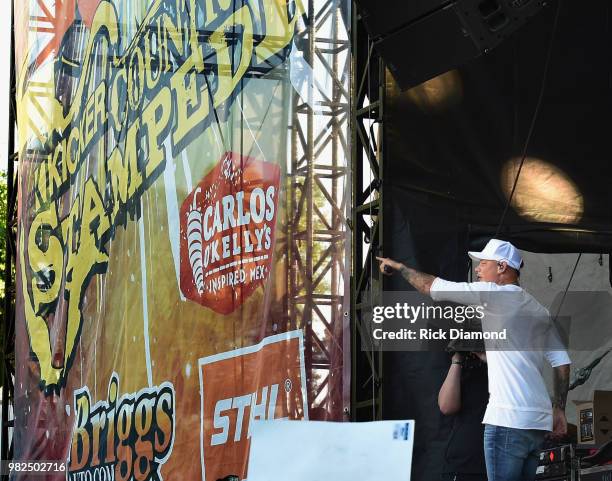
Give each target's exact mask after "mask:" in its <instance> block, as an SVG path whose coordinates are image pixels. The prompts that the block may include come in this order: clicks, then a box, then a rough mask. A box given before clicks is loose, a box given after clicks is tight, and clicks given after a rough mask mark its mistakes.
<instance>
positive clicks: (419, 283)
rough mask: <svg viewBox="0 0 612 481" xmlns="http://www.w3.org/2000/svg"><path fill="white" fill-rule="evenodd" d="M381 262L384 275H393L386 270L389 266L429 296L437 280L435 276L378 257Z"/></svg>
mask: <svg viewBox="0 0 612 481" xmlns="http://www.w3.org/2000/svg"><path fill="white" fill-rule="evenodd" d="M376 258H377V259H378V260H379V261H380V270H381V272H382V273H383V274H387V275H389V274H391V273H390V272H388V271H386V270H385V266H388V267H389V268H391V269H392V270H394V271H398V272H399V273H400V274H401V275H402V277H403V278H404V279H406V281H407V282H408V283H409V284H410V285H411V286H412V287H414V288H415V289H416V290H417V291H419V292H420V293H421V294H427V295H429V293H430V290H431V284H432V283H433V281H434V280H435V278H436V277H435V276H432V275H431V274H425V273H424V272H419V271H417V270H416V269H411V268H410V267H406V266H405V265H404V264H402V263H400V262H397V261H394V260H393V259H389V258H387V257H376Z"/></svg>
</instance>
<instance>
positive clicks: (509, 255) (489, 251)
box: [468, 239, 523, 271]
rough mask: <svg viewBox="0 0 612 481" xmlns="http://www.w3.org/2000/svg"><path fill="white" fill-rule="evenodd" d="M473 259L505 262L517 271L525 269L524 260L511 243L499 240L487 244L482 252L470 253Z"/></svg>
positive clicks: (492, 240)
mask: <svg viewBox="0 0 612 481" xmlns="http://www.w3.org/2000/svg"><path fill="white" fill-rule="evenodd" d="M468 254H469V256H470V257H471V258H472V259H478V260H481V259H483V260H488V261H498V262H501V261H505V262H507V263H508V265H509V266H510V267H512V268H514V269H516V270H517V271H518V270H519V269H520V268H521V267H523V259H522V258H521V255H520V254H519V251H518V249H517V248H516V247H514V246H513V245H512V244H510V242H506V241H502V240H499V239H491V240H490V241H489V242H487V245H486V246H485V248H484V249H483V250H482V251H480V252H468Z"/></svg>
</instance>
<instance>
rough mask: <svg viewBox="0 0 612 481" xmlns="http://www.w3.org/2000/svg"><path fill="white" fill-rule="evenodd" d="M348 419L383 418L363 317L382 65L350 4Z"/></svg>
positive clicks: (377, 282) (374, 279)
mask: <svg viewBox="0 0 612 481" xmlns="http://www.w3.org/2000/svg"><path fill="white" fill-rule="evenodd" d="M352 43H353V55H352V56H353V92H354V93H353V96H352V103H351V136H352V153H351V171H352V175H353V188H352V192H353V199H352V200H353V202H352V207H353V211H352V219H351V225H352V234H353V238H352V246H353V255H352V261H353V266H352V279H351V368H352V373H351V381H352V382H351V419H352V420H353V421H366V420H377V419H382V395H383V393H382V371H383V369H382V368H383V353H382V351H380V350H377V349H376V348H375V346H374V343H373V342H372V339H371V337H370V336H371V334H370V333H369V332H368V331H367V329H365V328H364V324H363V321H364V319H365V318H366V317H367V316H368V313H370V312H371V310H372V306H373V305H375V304H376V303H378V302H381V296H382V289H383V277H382V274H381V273H380V271H379V269H378V262H377V261H376V256H377V255H381V254H382V246H383V217H384V216H383V208H382V206H383V182H382V180H383V179H382V172H383V159H384V155H383V154H384V152H383V145H384V130H383V119H384V116H383V107H384V95H385V86H384V85H385V81H384V79H385V74H386V71H385V67H384V63H383V61H382V59H381V58H380V57H379V56H378V55H377V53H376V51H375V50H374V47H373V43H372V39H371V38H370V37H369V36H368V34H367V32H366V31H365V28H364V26H363V24H362V22H361V21H360V19H359V15H358V11H357V10H356V8H355V6H353V36H352Z"/></svg>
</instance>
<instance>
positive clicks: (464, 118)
mask: <svg viewBox="0 0 612 481" xmlns="http://www.w3.org/2000/svg"><path fill="white" fill-rule="evenodd" d="M608 3H609V2H607V1H605V0H593V1H589V2H574V1H564V2H562V3H560V4H558V3H557V2H552V4H551V5H550V7H549V8H547V9H545V10H544V11H543V12H542V13H541V14H539V15H538V16H536V17H535V18H534V19H532V21H531V22H530V23H529V24H527V25H526V26H525V27H524V28H523V29H521V30H519V31H518V32H517V33H516V34H515V35H514V36H513V37H511V38H509V39H508V40H506V41H505V42H504V43H503V44H502V45H500V46H499V47H498V48H497V49H495V50H494V51H492V52H491V53H489V54H488V55H486V56H484V57H481V58H479V59H476V60H474V61H473V62H471V63H470V64H468V65H465V66H463V67H462V68H460V69H458V70H457V71H455V72H452V73H450V74H447V75H445V76H443V77H440V78H439V79H438V81H437V83H436V82H432V83H430V84H429V85H428V86H424V87H423V86H422V87H417V88H416V89H413V90H411V91H408V92H403V93H402V92H400V91H399V90H398V89H397V87H396V86H395V85H394V83H393V79H392V78H391V77H390V76H387V77H388V78H387V82H388V85H387V89H386V92H387V95H386V99H385V120H384V122H385V123H384V132H385V138H384V141H385V143H384V147H385V148H384V152H385V159H384V165H385V174H384V179H383V182H384V188H385V190H384V192H385V194H384V212H385V214H384V229H383V235H384V237H383V238H384V245H383V253H384V255H386V256H389V257H393V258H396V259H400V260H402V261H404V262H405V263H407V264H409V265H412V266H415V267H417V268H419V269H421V270H423V271H425V272H430V273H432V274H435V275H439V276H441V277H444V278H447V279H451V280H466V279H467V276H468V271H469V260H468V257H467V254H466V252H467V250H468V249H480V248H482V247H483V246H484V244H485V242H486V241H487V240H488V239H489V238H490V237H491V236H492V235H493V234H494V233H495V232H496V229H497V226H498V223H499V220H500V217H501V215H502V211H503V209H504V206H505V203H506V199H507V194H506V193H504V188H503V185H502V181H501V179H502V175H503V171H504V166H505V165H507V162H508V161H509V159H512V158H515V157H518V158H519V159H520V157H521V153H522V151H523V147H524V145H525V139H526V137H527V133H528V130H529V127H530V123H531V120H532V118H533V113H534V110H535V108H536V104H537V102H538V97H539V94H540V87H541V85H542V79H543V74H544V66H545V64H546V58H547V52H548V48H549V41H550V38H551V31H552V26H553V23H554V17H555V13H556V8H557V5H560V9H561V10H560V12H559V23H558V29H557V32H556V36H555V40H554V43H553V44H552V45H553V46H552V50H551V56H550V66H549V73H548V77H547V81H546V86H545V89H544V96H543V98H542V103H541V108H540V111H539V115H538V119H537V122H536V124H535V129H534V132H533V136H532V139H531V142H530V143H529V146H528V149H527V155H528V156H529V157H530V158H534V159H541V160H543V161H544V164H542V165H533V164H529V165H528V164H525V165H526V166H527V167H528V169H527V170H525V171H524V172H523V173H522V174H521V179H523V178H525V179H527V180H534V181H535V185H534V186H533V189H535V190H533V189H532V190H527V191H526V192H523V193H521V192H519V191H517V192H518V193H519V194H520V195H519V197H520V200H521V201H523V202H526V203H527V204H526V205H527V207H526V209H527V210H526V211H522V212H520V211H519V207H516V206H512V207H511V208H510V209H509V211H508V213H507V216H506V219H505V222H504V225H503V227H502V229H501V233H500V235H499V237H500V238H504V239H507V240H510V241H512V242H514V243H515V244H516V245H517V247H519V248H522V249H526V250H530V251H534V252H605V253H607V252H610V249H611V247H612V194H611V192H610V186H611V185H612V159H611V158H610V157H611V154H610V150H611V149H610V140H611V139H612V121H611V120H610V116H611V113H612V95H611V84H612V71H611V69H610V59H611V56H610V53H611V48H612V41H611V40H612V39H611V38H610V37H611V36H610V26H609V25H610V8H611V6H610V5H609V4H608ZM424 48H426V45H424ZM440 98H442V99H443V101H442V102H439V101H438V100H439V99H440ZM532 168H535V170H531V169H532ZM555 169H558V170H559V171H560V172H562V173H563V175H562V177H563V179H566V180H568V181H569V184H570V185H571V186H572V189H573V191H572V190H571V189H570V190H569V191H568V192H569V194H568V195H566V196H564V194H563V192H565V191H564V190H563V189H564V186H563V185H561V186H560V187H559V186H557V185H556V184H554V182H553V183H552V184H551V185H547V186H546V189H548V190H546V192H544V193H543V194H542V195H543V196H544V200H543V201H540V199H538V195H540V194H539V193H538V188H540V186H541V185H542V184H546V183H547V182H548V181H549V180H550V179H551V178H553V180H554V177H555V176H556V175H557V171H556V170H555ZM538 176H539V177H538ZM519 185H520V184H519ZM551 189H552V190H553V193H552V197H551V198H549V199H547V198H546V196H547V195H550V190H551ZM556 190H560V191H561V193H562V194H563V195H561V196H560V197H559V196H558V195H557V194H559V192H556ZM572 192H573V193H572ZM555 195H557V197H555ZM551 199H552V200H551ZM530 202H531V204H530ZM530 206H531V207H530ZM525 212H527V214H525ZM386 288H387V289H393V290H405V289H407V286H406V284H404V282H403V280H402V279H401V278H400V277H399V276H394V277H392V278H390V279H389V281H388V285H387V287H386ZM384 365H385V372H384V374H385V376H384V380H383V383H384V384H383V416H384V418H385V419H406V418H407V419H415V420H416V429H417V432H416V443H415V452H414V461H413V479H418V480H419V481H437V480H438V479H439V475H440V469H441V464H442V457H443V450H444V446H445V443H446V438H447V435H448V429H449V422H450V421H449V419H448V418H445V417H443V416H442V415H441V414H440V413H439V411H438V407H437V395H438V390H439V388H440V386H441V384H442V382H443V380H444V376H445V374H446V372H447V369H448V365H449V358H448V355H447V354H445V353H440V352H422V353H386V354H385V364H384Z"/></svg>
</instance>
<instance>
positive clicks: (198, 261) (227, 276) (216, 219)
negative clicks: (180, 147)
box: [181, 152, 280, 314]
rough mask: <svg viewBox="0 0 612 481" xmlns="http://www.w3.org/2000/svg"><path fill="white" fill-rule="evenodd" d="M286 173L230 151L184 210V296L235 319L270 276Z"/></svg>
mask: <svg viewBox="0 0 612 481" xmlns="http://www.w3.org/2000/svg"><path fill="white" fill-rule="evenodd" d="M279 183H280V168H279V166H278V165H276V164H273V163H270V162H263V161H259V160H255V159H253V158H251V157H241V156H239V155H237V154H234V153H231V152H228V153H226V154H224V156H223V157H222V158H221V160H220V161H219V163H218V164H217V165H216V166H215V167H214V168H213V169H212V171H211V172H209V173H208V175H206V177H204V179H202V181H201V182H200V183H199V184H198V185H197V186H196V188H195V189H194V190H193V192H191V193H190V194H189V195H188V196H187V198H186V199H185V201H184V202H183V205H182V207H181V291H182V292H183V294H184V295H185V297H186V298H188V299H191V300H192V301H195V302H197V303H199V304H202V305H203V306H206V307H208V308H210V309H212V310H214V311H215V312H218V313H220V314H230V313H232V312H233V311H234V310H235V309H236V308H237V307H238V306H240V305H241V304H242V303H243V302H244V300H245V299H247V298H248V297H249V296H250V295H251V294H252V293H253V291H254V290H255V289H256V287H257V286H258V285H261V284H263V283H264V282H265V281H266V279H267V278H268V277H269V273H270V266H271V263H272V252H273V246H274V231H275V225H276V210H277V205H278V187H279Z"/></svg>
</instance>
